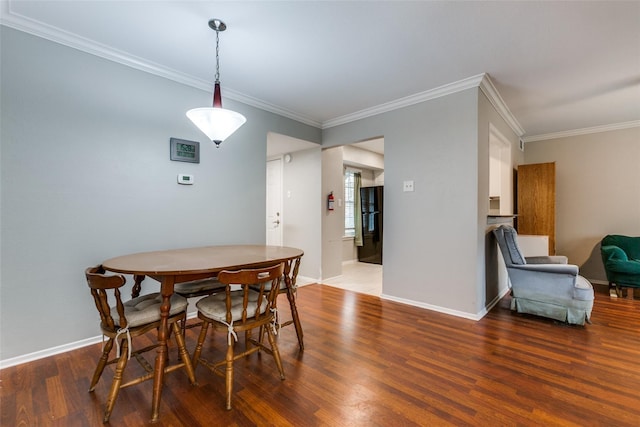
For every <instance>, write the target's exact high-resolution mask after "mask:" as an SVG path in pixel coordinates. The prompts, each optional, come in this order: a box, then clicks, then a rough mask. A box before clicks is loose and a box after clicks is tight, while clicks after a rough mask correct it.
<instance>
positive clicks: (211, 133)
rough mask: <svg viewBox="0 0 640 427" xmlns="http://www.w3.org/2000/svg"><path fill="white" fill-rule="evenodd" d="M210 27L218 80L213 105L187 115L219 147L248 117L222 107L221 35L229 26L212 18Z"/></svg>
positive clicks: (192, 110)
mask: <svg viewBox="0 0 640 427" xmlns="http://www.w3.org/2000/svg"><path fill="white" fill-rule="evenodd" d="M209 27H210V28H211V29H212V30H214V31H215V32H216V81H215V85H214V89H213V107H202V108H194V109H191V110H189V111H187V117H188V118H189V120H191V121H192V122H193V124H195V125H196V126H197V127H198V129H200V130H201V131H202V132H203V133H204V134H205V135H207V137H208V138H209V139H210V140H211V141H212V142H214V143H215V144H216V147H218V148H219V147H220V143H221V142H222V141H224V140H225V139H227V137H229V136H230V135H231V134H232V133H234V132H235V131H236V130H238V128H239V127H240V126H242V125H243V124H244V123H245V122H246V121H247V119H246V118H245V117H244V116H243V115H242V114H240V113H236V112H235V111H231V110H225V109H224V108H222V95H221V94H220V57H219V50H220V48H219V42H220V37H219V36H220V32H221V31H224V30H226V29H227V26H226V24H225V23H224V22H222V21H221V20H219V19H212V20H210V21H209Z"/></svg>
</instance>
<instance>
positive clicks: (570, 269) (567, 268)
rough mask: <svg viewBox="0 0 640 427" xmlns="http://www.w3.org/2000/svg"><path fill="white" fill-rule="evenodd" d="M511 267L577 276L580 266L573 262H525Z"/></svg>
mask: <svg viewBox="0 0 640 427" xmlns="http://www.w3.org/2000/svg"><path fill="white" fill-rule="evenodd" d="M509 268H511V269H513V270H523V271H529V272H537V273H551V274H567V275H571V276H577V275H578V271H579V268H578V266H577V265H573V264H524V265H512V266H509Z"/></svg>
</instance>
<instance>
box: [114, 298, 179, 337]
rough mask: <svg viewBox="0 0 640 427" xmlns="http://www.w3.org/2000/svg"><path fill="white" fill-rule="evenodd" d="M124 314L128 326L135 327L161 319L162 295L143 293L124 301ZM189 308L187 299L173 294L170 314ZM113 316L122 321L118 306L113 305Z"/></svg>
mask: <svg viewBox="0 0 640 427" xmlns="http://www.w3.org/2000/svg"><path fill="white" fill-rule="evenodd" d="M123 305H124V315H125V317H126V318H127V326H128V327H129V328H135V327H136V326H141V325H146V324H148V323H153V322H157V321H158V320H160V306H161V305H162V296H161V295H160V294H159V293H158V292H154V293H152V294H148V295H142V296H139V297H137V298H133V299H131V300H129V301H126V302H124V303H123ZM186 308H187V299H186V298H184V297H181V296H180V295H175V294H174V295H172V296H171V310H170V311H169V316H173V315H174V314H178V313H180V312H181V311H184V310H185V309H186ZM111 317H113V319H114V320H115V321H116V323H118V324H119V323H120V316H119V315H118V310H117V309H116V307H111Z"/></svg>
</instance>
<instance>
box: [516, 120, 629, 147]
mask: <svg viewBox="0 0 640 427" xmlns="http://www.w3.org/2000/svg"><path fill="white" fill-rule="evenodd" d="M635 127H640V120H632V121H630V122H623V123H614V124H610V125H603V126H593V127H588V128H582V129H574V130H567V131H562V132H553V133H545V134H541V135H532V136H528V137H526V138H523V139H522V140H523V141H524V142H534V141H544V140H547V139H558V138H567V137H570V136H578V135H587V134H591V133H599V132H609V131H613V130H620V129H629V128H635Z"/></svg>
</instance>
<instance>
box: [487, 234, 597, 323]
mask: <svg viewBox="0 0 640 427" xmlns="http://www.w3.org/2000/svg"><path fill="white" fill-rule="evenodd" d="M493 234H494V236H495V237H496V239H497V241H498V246H499V247H500V251H501V252H502V257H503V258H504V262H505V264H506V266H507V272H508V274H509V281H510V282H511V295H512V299H511V310H516V311H518V313H529V314H535V315H538V316H544V317H548V318H551V319H555V320H559V321H562V322H567V323H572V324H577V325H584V322H585V321H587V322H589V321H590V320H589V319H590V317H591V309H592V308H593V295H594V294H593V286H591V283H589V281H588V280H587V279H585V278H584V277H582V276H579V275H578V266H577V265H571V264H567V257H565V256H542V257H527V258H525V257H524V256H523V255H522V252H520V248H519V247H518V241H517V233H516V230H515V229H514V228H513V227H511V226H509V225H501V226H500V227H498V228H495V229H494V230H493Z"/></svg>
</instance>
